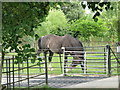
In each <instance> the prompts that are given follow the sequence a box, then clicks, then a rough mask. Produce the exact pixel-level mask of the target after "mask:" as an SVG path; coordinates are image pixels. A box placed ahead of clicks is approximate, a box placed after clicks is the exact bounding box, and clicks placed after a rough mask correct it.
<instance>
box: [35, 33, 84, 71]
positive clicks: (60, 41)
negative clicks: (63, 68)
mask: <svg viewBox="0 0 120 90" xmlns="http://www.w3.org/2000/svg"><path fill="white" fill-rule="evenodd" d="M38 47H39V50H38V52H37V53H38V54H40V53H41V52H43V53H44V54H47V52H49V62H51V61H52V56H53V54H54V53H57V54H59V55H60V54H62V53H63V50H62V49H61V48H62V47H66V50H68V51H69V50H70V51H84V49H83V45H82V43H81V42H80V41H79V40H78V39H76V38H74V37H72V36H70V35H65V36H56V35H51V34H50V35H46V36H43V37H41V38H39V40H38ZM69 47H70V48H69ZM71 47H73V48H71ZM77 47H79V48H77ZM68 54H70V55H72V56H73V58H74V60H75V59H76V60H75V61H74V60H73V61H72V64H71V67H75V66H77V64H81V63H84V61H83V60H84V53H78V52H77V53H75V52H74V53H73V52H72V53H67V55H68ZM78 54H79V55H78ZM65 59H66V61H65V62H67V56H65ZM78 59H79V60H78ZM77 60H78V61H77ZM80 60H81V61H80ZM81 68H82V70H84V65H82V64H81Z"/></svg>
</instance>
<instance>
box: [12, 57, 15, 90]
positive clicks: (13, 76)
mask: <svg viewBox="0 0 120 90" xmlns="http://www.w3.org/2000/svg"><path fill="white" fill-rule="evenodd" d="M12 59H13V60H12V61H13V63H12V64H13V69H12V70H13V90H14V88H15V85H14V78H15V77H14V56H12Z"/></svg>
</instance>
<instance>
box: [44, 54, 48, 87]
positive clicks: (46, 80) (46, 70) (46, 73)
mask: <svg viewBox="0 0 120 90" xmlns="http://www.w3.org/2000/svg"><path fill="white" fill-rule="evenodd" d="M44 56H45V83H46V85H48V69H47V68H48V67H47V56H46V52H45V53H44Z"/></svg>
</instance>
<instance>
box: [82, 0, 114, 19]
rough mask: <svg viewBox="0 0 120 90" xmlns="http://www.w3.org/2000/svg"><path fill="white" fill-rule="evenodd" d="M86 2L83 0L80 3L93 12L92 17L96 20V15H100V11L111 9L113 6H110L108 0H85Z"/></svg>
mask: <svg viewBox="0 0 120 90" xmlns="http://www.w3.org/2000/svg"><path fill="white" fill-rule="evenodd" d="M86 2H87V4H86V3H84V1H83V2H82V3H81V5H82V7H83V8H84V9H85V8H86V7H88V8H89V9H91V10H92V11H93V12H95V14H94V15H93V19H94V20H95V21H98V18H97V17H98V16H100V14H101V13H100V12H102V11H103V10H109V9H113V7H111V3H110V2H108V0H103V1H102V2H101V0H98V1H97V2H96V1H95V0H86Z"/></svg>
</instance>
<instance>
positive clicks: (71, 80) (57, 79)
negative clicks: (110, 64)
mask: <svg viewBox="0 0 120 90" xmlns="http://www.w3.org/2000/svg"><path fill="white" fill-rule="evenodd" d="M103 78H105V77H98V76H95V77H93V76H52V77H49V79H48V85H49V86H50V87H53V88H62V87H65V86H71V85H76V84H80V83H84V82H90V81H94V80H98V79H103ZM11 80H12V79H11ZM15 80H16V81H17V79H15ZM3 82H4V83H6V80H5V79H4V80H3ZM43 85H45V79H44V78H43V77H37V78H33V79H30V80H29V86H34V87H35V86H36V87H39V86H43ZM27 86H28V81H27V80H25V81H22V82H21V83H16V84H15V87H27Z"/></svg>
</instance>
